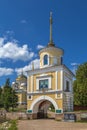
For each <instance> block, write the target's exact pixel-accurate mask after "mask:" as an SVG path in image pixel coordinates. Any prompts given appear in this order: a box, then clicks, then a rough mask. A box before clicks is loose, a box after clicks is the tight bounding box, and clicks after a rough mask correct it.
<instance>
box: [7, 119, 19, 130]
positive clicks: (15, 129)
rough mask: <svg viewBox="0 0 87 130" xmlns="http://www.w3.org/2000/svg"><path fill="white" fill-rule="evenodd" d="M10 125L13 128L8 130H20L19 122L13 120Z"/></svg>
mask: <svg viewBox="0 0 87 130" xmlns="http://www.w3.org/2000/svg"><path fill="white" fill-rule="evenodd" d="M10 124H11V126H10V127H9V128H8V130H18V128H17V120H11V121H10Z"/></svg>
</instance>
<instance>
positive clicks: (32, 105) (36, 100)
mask: <svg viewBox="0 0 87 130" xmlns="http://www.w3.org/2000/svg"><path fill="white" fill-rule="evenodd" d="M43 100H48V101H50V102H51V103H52V104H53V105H54V107H55V111H56V110H57V109H58V105H57V103H56V102H55V100H53V99H52V98H51V97H49V96H45V95H44V96H40V97H39V98H36V99H35V100H34V101H33V102H32V104H31V106H30V110H32V112H33V109H34V106H35V105H36V104H37V103H38V102H40V101H43Z"/></svg>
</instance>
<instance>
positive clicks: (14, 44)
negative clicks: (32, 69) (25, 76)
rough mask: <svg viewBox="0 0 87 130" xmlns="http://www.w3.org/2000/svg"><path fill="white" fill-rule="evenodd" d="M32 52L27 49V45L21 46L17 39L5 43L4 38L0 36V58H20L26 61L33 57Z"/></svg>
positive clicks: (14, 59) (15, 59)
mask: <svg viewBox="0 0 87 130" xmlns="http://www.w3.org/2000/svg"><path fill="white" fill-rule="evenodd" d="M34 55H35V54H34V52H32V51H31V50H29V48H28V45H27V44H24V45H22V46H19V45H18V41H17V40H14V39H13V40H12V41H11V42H9V41H7V42H6V43H5V38H0V58H1V59H6V58H8V59H11V60H13V61H17V60H22V61H28V60H30V59H31V58H32V57H34Z"/></svg>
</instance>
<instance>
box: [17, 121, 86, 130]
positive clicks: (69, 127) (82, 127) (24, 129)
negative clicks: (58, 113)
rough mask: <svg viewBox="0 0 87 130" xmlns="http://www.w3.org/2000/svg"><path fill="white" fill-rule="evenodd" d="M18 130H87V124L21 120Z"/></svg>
mask: <svg viewBox="0 0 87 130" xmlns="http://www.w3.org/2000/svg"><path fill="white" fill-rule="evenodd" d="M18 130H87V123H74V122H72V123H71V122H58V121H55V120H50V119H41V120H20V121H19V122H18Z"/></svg>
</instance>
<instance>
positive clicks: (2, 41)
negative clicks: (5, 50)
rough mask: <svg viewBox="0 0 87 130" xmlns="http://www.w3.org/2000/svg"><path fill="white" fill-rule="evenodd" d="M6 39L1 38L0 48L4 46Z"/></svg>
mask: <svg viewBox="0 0 87 130" xmlns="http://www.w3.org/2000/svg"><path fill="white" fill-rule="evenodd" d="M4 40H5V38H2V37H0V47H1V46H3V44H4Z"/></svg>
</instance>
